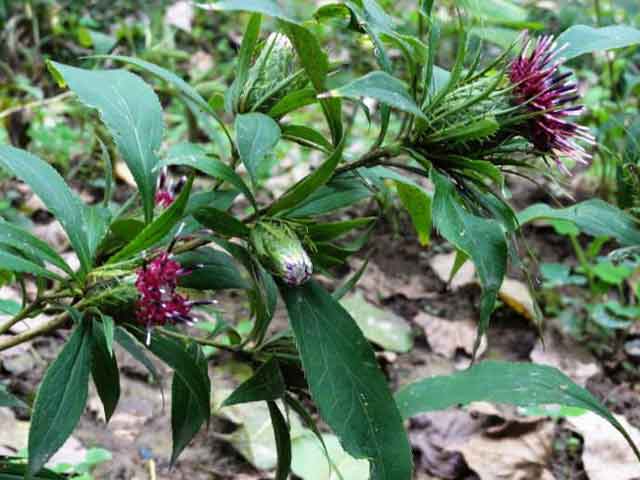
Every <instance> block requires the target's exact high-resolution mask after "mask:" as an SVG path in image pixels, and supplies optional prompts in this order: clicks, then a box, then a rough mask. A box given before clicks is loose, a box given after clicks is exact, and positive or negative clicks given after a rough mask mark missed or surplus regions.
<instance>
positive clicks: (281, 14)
mask: <svg viewBox="0 0 640 480" xmlns="http://www.w3.org/2000/svg"><path fill="white" fill-rule="evenodd" d="M196 5H197V6H198V7H200V8H204V9H206V10H219V11H231V12H233V11H241V12H254V13H262V14H263V15H268V16H270V17H275V18H279V19H280V20H285V21H287V22H293V23H295V22H296V21H295V20H294V19H293V18H292V17H291V16H290V15H289V14H288V13H287V12H286V11H285V10H284V9H283V8H282V7H281V6H280V5H278V2H277V1H276V0H214V1H213V2H209V3H198V4H196Z"/></svg>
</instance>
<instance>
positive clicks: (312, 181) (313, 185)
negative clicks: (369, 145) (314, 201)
mask: <svg viewBox="0 0 640 480" xmlns="http://www.w3.org/2000/svg"><path fill="white" fill-rule="evenodd" d="M343 149H344V139H343V141H341V142H340V144H339V145H338V146H337V147H336V149H335V150H334V152H333V153H332V154H331V155H330V156H329V158H328V159H327V160H325V162H324V163H323V164H322V165H320V167H318V169H317V170H316V171H314V172H313V173H312V174H311V175H309V176H307V177H305V178H304V179H302V180H301V181H300V182H298V183H296V184H295V185H294V186H293V187H291V189H289V190H288V191H287V192H286V193H285V194H284V195H282V196H281V197H280V198H279V199H278V200H277V201H276V202H275V203H274V204H273V205H272V206H271V208H270V209H269V214H270V215H275V214H276V213H279V212H282V211H283V210H287V209H289V208H292V207H296V206H298V205H299V204H300V203H301V202H302V201H304V200H305V199H306V198H308V197H309V196H310V195H311V194H312V193H314V192H315V191H316V190H318V189H319V188H320V187H322V186H323V185H324V184H325V183H327V182H328V181H329V179H330V178H331V176H332V175H333V172H334V171H335V169H336V167H337V166H338V163H339V162H340V160H341V159H342V151H343Z"/></svg>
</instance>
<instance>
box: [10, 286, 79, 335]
mask: <svg viewBox="0 0 640 480" xmlns="http://www.w3.org/2000/svg"><path fill="white" fill-rule="evenodd" d="M70 295H71V294H70V292H68V291H60V292H54V293H52V294H51V295H47V296H43V297H39V298H36V299H35V300H34V302H33V303H32V304H31V305H29V306H27V307H25V308H23V309H22V310H20V311H19V312H18V313H17V314H16V315H15V316H14V317H12V318H10V319H9V320H7V321H6V322H4V323H2V324H0V335H2V334H3V333H7V332H8V331H9V329H10V328H11V327H13V326H14V325H15V324H16V323H18V322H20V321H21V320H24V319H25V318H28V317H29V316H30V315H31V314H32V313H33V312H35V311H36V310H38V308H40V307H41V306H42V305H43V304H44V303H46V302H48V301H50V300H58V299H60V298H67V297H69V296H70Z"/></svg>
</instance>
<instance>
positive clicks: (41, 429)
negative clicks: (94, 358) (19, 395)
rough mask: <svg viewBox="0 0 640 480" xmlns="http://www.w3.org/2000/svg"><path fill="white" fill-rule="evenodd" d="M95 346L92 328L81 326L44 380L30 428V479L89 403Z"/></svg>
mask: <svg viewBox="0 0 640 480" xmlns="http://www.w3.org/2000/svg"><path fill="white" fill-rule="evenodd" d="M91 343H92V342H91V329H90V326H89V325H88V324H87V323H86V322H81V323H79V324H78V325H77V326H76V328H75V330H74V332H73V334H72V335H71V338H70V339H69V340H68V341H67V343H66V344H65V346H64V348H63V349H62V351H61V352H60V353H59V354H58V357H57V358H56V359H55V360H54V361H53V363H52V364H51V365H50V366H49V368H48V369H47V372H46V373H45V376H44V378H43V379H42V383H41V384H40V387H39V388H38V393H37V395H36V399H35V402H34V406H33V415H32V416H31V427H30V429H29V447H28V450H29V467H28V471H29V476H31V475H34V474H36V473H37V472H39V471H40V470H41V469H42V467H44V465H45V463H47V460H49V458H51V456H52V455H53V454H54V453H55V452H56V451H57V450H58V449H59V448H60V447H61V446H62V444H63V443H64V442H65V441H66V440H67V438H68V437H69V435H71V432H72V431H73V429H74V428H75V426H76V424H77V423H78V420H80V415H82V412H83V411H84V407H85V404H86V402H87V393H88V387H89V371H90V366H91Z"/></svg>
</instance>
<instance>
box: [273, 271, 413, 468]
mask: <svg viewBox="0 0 640 480" xmlns="http://www.w3.org/2000/svg"><path fill="white" fill-rule="evenodd" d="M282 295H283V297H284V300H285V302H286V304H287V310H288V312H289V321H290V323H291V327H292V329H293V332H294V334H295V337H296V342H297V346H298V350H299V352H300V357H301V359H302V365H303V368H304V371H305V375H306V378H307V381H308V383H309V388H310V390H311V394H312V396H313V398H314V400H315V402H316V405H318V408H319V410H320V413H321V415H322V417H323V418H324V420H325V421H326V422H327V423H328V424H329V426H330V427H331V428H332V429H333V431H334V432H335V433H336V434H337V435H338V436H339V437H340V441H341V443H342V445H343V447H344V449H345V450H346V451H347V452H349V453H350V454H351V455H353V456H354V457H356V458H367V459H368V460H369V461H370V462H371V478H372V479H373V480H408V479H410V478H411V470H412V466H411V463H412V459H411V448H410V447H409V442H408V440H407V435H406V433H405V431H404V428H403V425H402V421H401V418H400V414H399V412H398V410H397V409H396V408H395V406H394V404H393V397H392V396H391V392H390V391H389V387H388V385H387V381H386V379H385V377H384V375H383V373H382V371H381V370H380V368H379V367H378V364H377V362H376V358H375V355H374V353H373V349H372V348H371V345H370V344H369V342H368V341H367V340H366V339H365V338H364V335H363V334H362V332H361V331H360V329H359V328H358V326H357V325H356V323H355V321H354V320H353V319H352V318H351V317H350V316H349V314H348V313H347V312H346V310H344V308H342V306H340V304H339V303H338V302H337V301H336V300H334V299H333V298H332V297H331V295H330V294H329V293H328V292H326V291H325V290H324V289H323V288H322V287H321V286H320V285H318V284H317V283H316V282H315V281H313V280H312V281H310V282H308V283H306V284H305V285H303V286H301V287H298V288H295V289H288V288H284V289H283V290H282Z"/></svg>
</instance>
